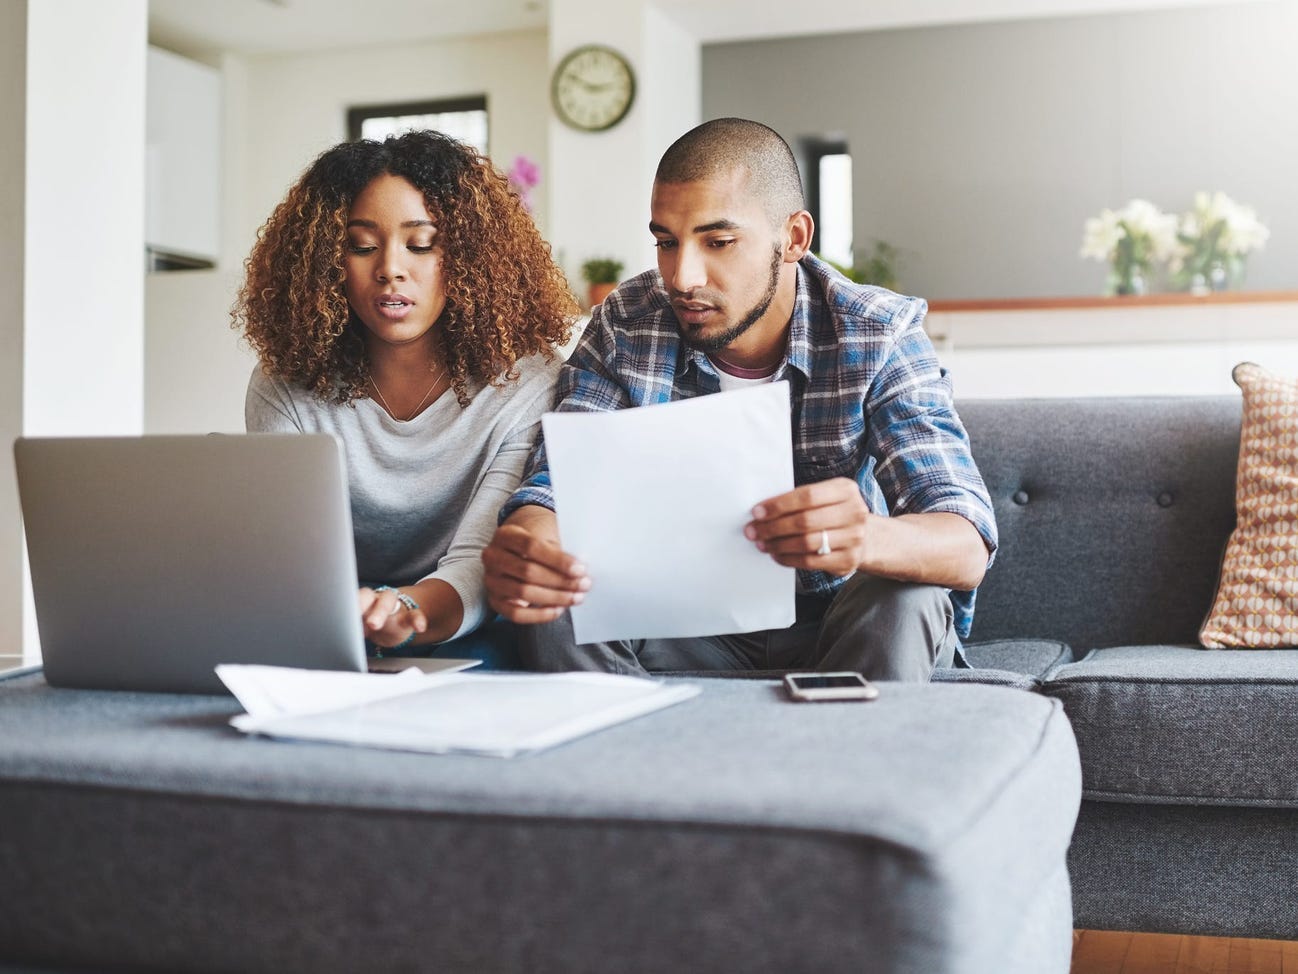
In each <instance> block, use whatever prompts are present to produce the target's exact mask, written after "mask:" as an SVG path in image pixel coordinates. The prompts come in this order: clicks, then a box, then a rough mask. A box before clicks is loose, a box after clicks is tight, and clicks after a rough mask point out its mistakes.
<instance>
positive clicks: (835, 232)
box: [803, 139, 853, 267]
mask: <svg viewBox="0 0 1298 974" xmlns="http://www.w3.org/2000/svg"><path fill="white" fill-rule="evenodd" d="M803 150H804V152H805V155H806V161H807V165H806V170H807V171H806V179H807V208H808V209H809V210H810V211H811V216H812V218H813V219H814V220H815V221H816V232H815V235H814V236H813V237H812V238H811V249H812V250H813V251H815V252H816V253H817V254H819V255H820V256H822V257H825V258H827V259H829V260H832V261H834V263H836V264H842V265H844V266H845V267H851V266H852V239H853V238H852V156H851V154H850V153H849V152H848V150H847V143H846V142H844V141H842V140H831V139H808V140H805V141H804V143H803Z"/></svg>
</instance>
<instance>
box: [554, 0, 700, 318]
mask: <svg viewBox="0 0 1298 974" xmlns="http://www.w3.org/2000/svg"><path fill="white" fill-rule="evenodd" d="M582 44H604V45H607V46H609V47H612V48H614V49H615V50H617V51H619V52H620V53H621V54H622V55H623V56H625V57H626V58H627V59H628V60H629V61H630V63H631V66H632V68H633V70H634V71H635V73H636V97H635V103H634V104H633V105H632V106H631V110H630V111H629V112H628V113H627V115H626V117H625V118H623V119H622V121H621V122H619V123H618V124H617V125H616V126H615V127H614V128H612V129H609V130H606V131H603V132H579V131H576V130H575V129H572V128H569V127H568V126H566V125H564V124H563V123H562V122H560V121H559V120H558V119H557V118H554V117H553V113H551V112H550V111H549V108H548V106H547V109H546V113H547V115H548V116H549V117H550V157H551V159H552V160H554V161H555V182H554V191H553V196H552V199H551V206H550V229H551V236H550V239H551V241H552V243H553V244H554V248H555V253H556V255H557V257H558V258H559V261H560V263H561V265H562V266H563V267H564V269H565V270H566V271H567V273H568V278H569V280H570V281H572V283H573V287H574V288H575V289H576V290H577V291H578V292H579V293H581V292H582V291H584V288H585V285H584V284H583V282H582V280H581V277H580V274H579V268H580V266H581V264H582V262H583V261H585V260H587V259H589V258H591V257H612V258H615V259H617V260H620V261H622V262H623V264H624V265H625V267H624V269H623V274H624V275H625V276H627V277H630V276H632V275H634V274H638V273H639V272H640V271H642V270H644V269H646V268H647V267H650V266H652V265H653V263H654V249H653V242H652V237H651V236H650V234H649V195H650V190H651V186H652V183H653V172H654V169H655V168H656V167H657V165H658V159H659V157H660V156H661V155H662V153H663V151H664V150H665V149H666V148H667V146H668V145H670V144H671V143H672V142H673V141H675V139H676V138H677V137H678V136H680V135H683V134H684V133H685V132H686V131H688V130H689V129H690V128H692V127H693V126H694V125H697V124H698V122H699V106H700V96H699V84H700V78H701V70H702V69H701V62H700V58H701V53H700V51H701V48H700V45H699V42H698V40H697V38H695V37H694V36H693V35H692V34H690V33H689V32H688V31H687V30H685V29H683V28H682V27H680V26H679V25H678V24H677V23H676V22H674V21H673V20H671V19H670V18H669V17H667V16H665V15H664V14H663V13H662V12H661V11H660V10H659V9H658V8H657V7H656V6H655V5H654V4H653V3H652V2H649V0H622V2H619V3H617V4H609V3H606V2H604V0H551V3H550V59H551V63H552V64H557V63H558V62H559V60H561V59H562V58H563V56H564V55H565V54H567V53H568V52H569V51H571V50H572V49H573V48H575V47H578V46H579V45H582Z"/></svg>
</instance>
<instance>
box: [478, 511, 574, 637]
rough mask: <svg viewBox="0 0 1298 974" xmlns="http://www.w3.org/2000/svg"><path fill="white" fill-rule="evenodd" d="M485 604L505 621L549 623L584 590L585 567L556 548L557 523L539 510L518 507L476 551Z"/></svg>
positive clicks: (548, 512)
mask: <svg viewBox="0 0 1298 974" xmlns="http://www.w3.org/2000/svg"><path fill="white" fill-rule="evenodd" d="M482 564H483V567H484V568H485V569H486V585H487V603H488V604H489V605H490V606H491V607H492V608H493V609H495V610H496V611H497V612H499V613H500V614H501V615H503V616H504V617H505V618H506V619H509V620H510V621H511V622H518V623H537V622H551V621H553V620H555V619H557V618H559V616H561V615H562V614H563V612H564V610H565V609H567V608H568V607H569V606H573V605H579V604H580V603H581V601H582V599H583V598H584V597H585V596H584V593H585V592H586V591H588V590H589V589H590V578H589V577H587V575H586V568H585V566H584V565H582V564H581V563H580V562H578V561H577V559H576V558H574V557H573V556H572V555H570V554H568V553H567V552H565V551H564V550H563V549H562V548H560V547H559V522H558V519H557V518H556V517H555V516H554V512H553V511H550V510H547V509H546V508H544V507H536V506H528V507H520V508H519V509H518V510H517V511H515V512H514V513H513V514H511V515H510V516H509V517H508V518H506V519H505V523H504V524H502V525H501V526H500V527H498V528H497V529H496V533H495V535H493V536H492V539H491V543H490V544H488V545H487V547H485V548H483V549H482Z"/></svg>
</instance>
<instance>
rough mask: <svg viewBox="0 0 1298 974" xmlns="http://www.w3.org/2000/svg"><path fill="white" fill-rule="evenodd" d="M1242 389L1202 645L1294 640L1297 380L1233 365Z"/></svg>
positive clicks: (1264, 645)
mask: <svg viewBox="0 0 1298 974" xmlns="http://www.w3.org/2000/svg"><path fill="white" fill-rule="evenodd" d="M1233 377H1234V379H1235V383H1236V384H1237V385H1238V386H1239V387H1240V389H1242V390H1243V392H1244V420H1243V429H1242V430H1241V432H1240V447H1239V467H1238V470H1237V472H1236V475H1235V516H1236V522H1237V523H1236V526H1235V530H1234V531H1233V532H1232V533H1231V536H1230V543H1229V544H1227V546H1226V556H1225V558H1224V559H1223V560H1222V566H1221V579H1220V581H1219V583H1218V587H1217V594H1216V598H1215V599H1214V600H1213V603H1212V611H1211V612H1210V613H1209V615H1208V618H1207V620H1206V621H1205V622H1204V624H1203V628H1202V629H1201V630H1200V631H1199V641H1200V642H1201V643H1203V645H1205V646H1211V647H1216V648H1223V647H1228V646H1239V647H1246V648H1250V649H1274V648H1276V647H1281V646H1287V647H1293V646H1298V381H1295V380H1293V379H1281V378H1277V377H1276V376H1273V375H1271V374H1270V373H1269V372H1267V371H1266V370H1265V369H1263V368H1261V367H1260V366H1257V365H1254V364H1253V363H1251V362H1244V363H1242V364H1240V365H1237V366H1235V371H1234V373H1233Z"/></svg>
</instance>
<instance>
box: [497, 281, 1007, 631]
mask: <svg viewBox="0 0 1298 974" xmlns="http://www.w3.org/2000/svg"><path fill="white" fill-rule="evenodd" d="M927 310H928V305H927V304H926V303H925V302H924V301H922V300H920V299H919V298H908V297H902V296H900V295H897V294H893V293H892V292H891V291H886V290H883V289H882V288H876V287H870V286H866V285H860V284H853V283H852V282H850V281H848V280H847V279H846V278H844V277H843V276H842V275H840V274H838V273H837V272H835V271H833V270H832V269H831V268H830V267H829V265H827V264H825V263H823V262H822V261H820V260H818V259H816V258H815V257H813V256H807V257H804V258H803V259H802V260H801V261H800V262H799V266H798V282H797V298H796V300H795V302H794V306H793V317H792V320H791V322H790V328H789V348H788V353H787V355H786V357H785V360H784V362H782V363H781V364H780V368H779V370H778V371H777V372H776V373H775V376H774V379H775V380H779V379H788V380H789V393H790V396H791V398H792V411H793V416H792V419H793V471H794V480H795V482H796V483H797V484H799V485H801V484H807V483H814V482H816V481H820V480H829V479H830V478H832V477H851V478H853V479H855V480H856V481H857V483H858V484H859V485H860V487H861V494H862V496H863V497H864V498H865V502H866V504H867V506H868V507H869V509H870V510H871V511H872V512H874V513H876V514H884V515H887V514H893V515H896V514H914V513H919V512H932V511H949V512H951V513H954V514H959V515H960V516H961V517H964V518H966V519H967V520H968V521H970V522H971V523H972V524H973V526H974V527H975V528H977V529H978V533H979V534H981V535H982V537H983V541H984V542H985V543H986V545H987V550H988V552H989V553H994V552H995V550H996V521H995V516H994V515H993V513H992V506H991V500H990V499H989V497H988V495H987V488H986V486H985V485H984V484H983V480H982V476H981V474H979V472H978V468H977V466H975V464H974V461H973V457H972V456H971V455H970V453H969V437H968V435H967V434H966V433H965V430H964V426H963V425H962V424H961V423H960V418H959V417H958V416H957V415H956V412H955V408H954V406H953V405H952V401H951V382H950V380H949V379H948V378H947V374H946V370H945V369H942V368H940V367H939V366H938V362H937V356H936V354H935V353H934V351H933V346H932V344H931V343H930V341H929V339H928V335H927V334H926V333H925V332H924V329H923V327H922V323H923V320H924V314H925V313H926V312H927ZM720 388H721V386H720V380H719V379H718V378H717V372H716V369H715V368H714V367H713V365H712V363H711V362H710V361H708V358H707V356H706V355H704V354H703V353H702V352H699V351H697V350H695V349H692V348H690V347H689V346H688V345H686V344H685V343H684V342H682V341H681V338H680V332H679V330H678V328H677V321H676V315H675V313H674V312H673V311H672V308H671V304H670V302H669V300H668V297H667V292H666V291H665V290H664V288H663V285H662V279H661V278H660V277H659V275H658V272H657V271H646V272H645V273H644V274H641V275H640V276H638V277H635V278H632V279H631V280H629V281H626V282H625V283H623V284H622V285H621V286H619V287H618V289H617V290H616V291H615V292H614V293H613V294H612V295H610V296H609V297H608V298H606V299H605V301H604V303H603V304H602V305H600V306H599V307H598V308H596V309H595V312H594V315H593V317H592V318H591V321H590V324H589V325H588V326H587V327H586V330H585V332H584V333H583V335H582V336H581V340H580V342H579V343H578V345H577V348H576V350H575V351H574V352H573V354H572V357H571V358H570V359H569V361H568V363H567V364H566V365H565V366H564V368H563V369H562V371H561V373H560V376H559V388H558V399H559V404H558V406H557V408H558V409H559V410H561V411H562V410H588V411H603V410H613V409H624V408H626V407H628V406H647V405H651V404H654V403H664V402H671V401H673V400H677V399H689V398H692V397H694V396H705V395H709V394H711V393H714V392H718V391H720ZM525 504H538V505H540V506H542V507H548V508H550V509H551V510H553V509H554V492H553V489H552V487H551V484H550V471H549V467H548V465H547V463H546V457H545V444H544V443H543V442H539V441H538V443H537V445H536V447H535V449H533V451H532V455H531V457H530V459H529V460H528V464H527V469H526V472H525V473H524V477H523V483H522V485H521V486H520V487H519V489H518V490H517V491H516V492H515V493H514V495H513V497H511V498H510V500H509V501H508V503H506V505H505V507H504V509H503V510H502V511H501V515H500V517H501V519H502V520H503V519H504V518H506V517H508V516H509V514H510V513H512V512H513V511H514V510H516V509H517V508H519V507H522V506H523V505H525ZM990 560H991V559H990V556H989V559H988V561H989V563H990ZM844 581H845V579H842V578H837V577H835V576H833V575H829V574H827V573H825V572H813V571H799V572H798V591H800V592H804V593H810V594H816V595H826V596H828V595H833V594H834V592H836V591H837V590H838V588H839V586H841V585H842V584H843V582H844ZM951 601H952V603H953V606H954V609H955V628H956V632H957V633H958V634H959V635H960V636H961V637H965V636H968V635H969V626H970V624H971V622H972V621H973V603H974V593H973V592H952V593H951Z"/></svg>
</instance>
